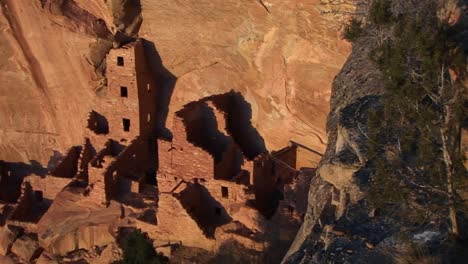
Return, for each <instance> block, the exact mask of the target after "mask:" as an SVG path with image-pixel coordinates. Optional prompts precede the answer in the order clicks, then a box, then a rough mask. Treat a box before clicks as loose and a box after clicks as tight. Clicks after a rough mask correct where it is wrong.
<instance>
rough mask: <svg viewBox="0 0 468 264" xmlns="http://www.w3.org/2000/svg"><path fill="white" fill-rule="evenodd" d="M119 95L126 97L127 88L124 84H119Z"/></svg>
mask: <svg viewBox="0 0 468 264" xmlns="http://www.w3.org/2000/svg"><path fill="white" fill-rule="evenodd" d="M120 97H128V89H127V87H125V86H120Z"/></svg>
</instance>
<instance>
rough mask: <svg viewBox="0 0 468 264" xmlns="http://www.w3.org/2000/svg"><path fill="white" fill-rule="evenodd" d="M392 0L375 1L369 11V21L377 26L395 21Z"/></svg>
mask: <svg viewBox="0 0 468 264" xmlns="http://www.w3.org/2000/svg"><path fill="white" fill-rule="evenodd" d="M391 7H392V2H391V0H375V1H374V2H372V5H371V7H370V10H369V20H370V21H371V22H372V23H374V24H375V25H385V24H388V23H390V22H392V21H393V15H392V12H391V10H390V9H391Z"/></svg>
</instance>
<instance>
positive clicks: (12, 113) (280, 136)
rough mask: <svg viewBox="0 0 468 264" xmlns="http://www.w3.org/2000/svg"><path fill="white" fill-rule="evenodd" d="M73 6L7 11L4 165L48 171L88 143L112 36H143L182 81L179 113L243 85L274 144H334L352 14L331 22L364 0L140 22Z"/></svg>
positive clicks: (234, 6) (37, 4) (184, 7)
mask: <svg viewBox="0 0 468 264" xmlns="http://www.w3.org/2000/svg"><path fill="white" fill-rule="evenodd" d="M65 2H66V3H65V4H64V5H60V1H58V2H57V1H39V0H35V1H32V2H31V1H26V0H18V1H12V0H8V1H4V2H3V4H2V14H1V16H0V27H1V28H2V30H3V32H5V34H2V41H1V42H0V43H1V45H2V54H1V55H0V61H1V64H0V67H1V69H2V71H1V72H2V73H1V78H2V80H3V85H2V88H1V89H2V90H1V93H2V95H3V97H2V99H1V100H2V104H1V107H0V113H2V115H1V116H2V119H0V136H1V137H2V138H3V141H2V144H1V146H0V148H1V151H0V153H1V154H0V159H5V160H9V161H25V162H27V161H29V160H38V161H40V162H41V163H43V164H46V163H47V161H48V160H49V158H50V156H51V155H52V151H53V150H57V151H59V152H61V153H64V152H65V150H66V149H67V148H68V147H69V146H71V145H78V144H81V141H82V136H83V133H84V129H85V127H86V126H85V125H84V124H85V122H86V117H87V113H88V112H89V111H90V110H91V109H90V108H91V105H92V102H93V98H94V96H95V94H94V89H95V88H96V87H99V81H100V75H99V73H96V72H95V69H94V66H95V65H93V64H95V63H97V62H96V61H95V59H96V57H101V58H102V54H101V53H102V52H105V50H106V49H107V48H109V46H108V45H109V44H108V43H109V42H106V41H111V42H112V40H113V37H109V39H108V40H106V38H108V35H109V34H113V35H116V36H117V33H118V31H119V30H121V31H122V32H123V33H122V34H128V35H132V34H134V33H135V32H137V31H138V29H139V35H140V36H141V37H144V38H146V39H148V40H149V41H152V42H154V43H155V46H156V49H157V51H158V53H159V55H160V57H161V59H162V61H163V64H164V66H165V67H166V68H167V70H168V71H169V72H170V73H172V75H173V76H175V78H177V82H176V83H175V85H174V82H173V81H171V80H167V82H166V85H167V86H168V87H169V89H170V90H172V91H171V92H172V98H171V103H170V109H169V115H172V113H173V112H174V111H176V110H178V109H180V107H181V106H182V105H184V104H186V103H188V102H190V101H195V100H198V99H200V98H202V97H205V96H208V95H212V94H219V93H224V92H227V91H229V90H231V89H234V90H236V91H240V92H241V93H242V94H243V95H244V96H245V97H246V99H247V100H248V101H249V103H250V104H251V105H252V112H253V124H254V126H255V127H256V128H257V129H258V130H259V131H260V133H261V134H262V135H264V138H265V142H266V144H267V147H268V148H269V149H278V148H280V147H281V146H284V145H285V144H287V141H289V140H290V139H294V140H296V141H298V142H301V143H303V144H305V145H308V146H310V147H312V148H314V149H317V150H323V149H324V147H325V143H326V133H325V121H326V115H327V113H328V109H329V108H328V105H329V97H330V84H331V82H332V80H333V77H334V75H335V74H336V72H338V70H339V69H340V68H341V66H342V64H343V62H344V60H345V58H346V57H347V55H348V53H349V49H350V46H349V44H347V43H346V42H345V41H343V40H341V39H340V37H339V33H338V31H339V29H340V25H341V21H342V19H343V16H338V17H336V16H330V14H329V13H330V8H341V9H342V10H344V11H346V10H351V9H352V8H353V5H349V4H342V5H338V6H337V5H333V6H330V4H329V3H327V2H326V1H318V0H315V1H306V0H289V1H283V0H282V1H279V0H272V1H268V2H264V4H261V2H260V1H246V0H242V1H238V0H230V1H221V0H216V1H195V0H190V1H185V2H184V3H179V2H177V1H166V0H165V1H160V2H158V3H157V4H155V3H154V2H153V1H149V0H142V1H141V17H142V18H143V20H142V21H143V22H142V23H141V17H140V16H139V15H138V12H139V10H138V8H135V7H133V8H128V7H122V6H121V3H120V2H121V1H117V0H115V1H107V2H106V1H103V0H98V1H81V0H80V1H65ZM72 2H74V3H72ZM130 2H132V3H133V2H135V3H138V1H130ZM124 9H125V10H124ZM122 12H123V14H125V15H124V16H122V14H121V13H122ZM322 14H326V15H323V16H322ZM20 18H21V19H20ZM82 20H83V21H82ZM84 20H86V21H84ZM89 20H92V21H89ZM95 21H97V22H95ZM140 25H141V28H140ZM119 34H120V33H119ZM56 37H58V38H57V39H55V38H56ZM97 37H99V38H100V42H99V43H100V44H99V43H98V44H96V43H97V42H96V38H97ZM105 43H107V44H105ZM101 45H102V46H101ZM93 47H94V48H93ZM96 47H98V48H96ZM105 47H107V48H105ZM100 48H102V49H103V50H102V51H99V50H100ZM90 54H91V55H90ZM99 54H100V55H99ZM98 62H99V60H98ZM163 77H164V76H163ZM165 77H168V76H165ZM169 79H170V78H169ZM20 101H24V102H28V103H27V104H18V103H17V102H20ZM168 120H172V119H171V118H168ZM170 125H171V124H168V128H169V129H170ZM278 131H281V133H278Z"/></svg>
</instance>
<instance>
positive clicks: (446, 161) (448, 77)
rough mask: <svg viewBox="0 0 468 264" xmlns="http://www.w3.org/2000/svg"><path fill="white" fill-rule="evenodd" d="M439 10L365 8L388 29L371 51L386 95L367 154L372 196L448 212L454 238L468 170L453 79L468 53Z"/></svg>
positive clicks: (373, 24) (430, 4)
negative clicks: (460, 182)
mask: <svg viewBox="0 0 468 264" xmlns="http://www.w3.org/2000/svg"><path fill="white" fill-rule="evenodd" d="M438 10H441V8H440V6H439V5H438V1H435V0H430V1H421V3H419V2H403V1H393V3H392V1H390V0H375V1H374V2H373V4H372V5H371V7H370V10H369V19H368V23H369V25H368V26H369V28H373V29H374V30H375V28H378V31H380V32H384V33H385V34H386V36H385V37H384V38H380V39H379V41H377V43H378V44H377V48H376V49H375V50H374V51H373V52H372V53H371V59H372V60H373V61H374V62H375V63H376V65H377V66H378V69H379V70H380V72H381V73H382V74H383V76H384V82H385V83H384V84H385V95H384V107H383V109H381V110H378V111H376V112H375V113H374V114H372V115H370V117H369V124H368V126H369V130H368V135H367V136H368V137H369V149H368V159H369V160H372V161H373V162H374V163H375V167H376V174H375V177H374V179H373V182H372V187H371V192H370V201H371V202H373V203H374V204H375V205H376V206H379V207H383V206H385V205H388V204H397V205H398V206H400V208H405V207H406V208H409V209H411V210H408V211H413V210H415V209H416V210H419V211H424V212H423V213H424V215H426V216H427V215H437V216H438V217H439V218H441V219H443V218H446V214H445V213H444V212H448V215H449V217H448V220H449V222H450V231H451V233H452V234H453V235H454V236H458V234H459V228H458V221H457V199H456V193H455V189H456V188H455V185H456V182H457V179H461V178H463V177H466V169H465V168H464V167H463V165H462V163H461V160H462V158H461V155H460V149H459V147H458V146H459V145H458V142H457V139H458V135H459V131H460V126H461V120H462V114H461V112H460V106H461V104H462V102H461V98H462V93H463V87H462V86H461V85H459V84H458V83H457V82H456V81H455V78H454V77H455V76H457V77H458V79H461V78H463V77H464V76H463V75H464V74H465V69H466V54H464V52H463V50H461V49H460V48H459V45H458V44H459V43H457V41H456V38H455V37H456V36H457V31H456V30H455V28H454V27H453V26H450V25H449V24H448V23H447V21H444V20H441V19H440V16H439V15H440V14H438V13H437V11H438ZM447 17H448V16H447ZM382 116H383V117H384V118H383V119H382ZM421 201H423V202H421ZM401 212H407V211H401Z"/></svg>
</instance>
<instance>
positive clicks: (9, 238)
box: [0, 226, 18, 256]
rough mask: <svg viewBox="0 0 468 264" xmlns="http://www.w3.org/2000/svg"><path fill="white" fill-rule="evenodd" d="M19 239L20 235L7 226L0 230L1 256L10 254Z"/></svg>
mask: <svg viewBox="0 0 468 264" xmlns="http://www.w3.org/2000/svg"><path fill="white" fill-rule="evenodd" d="M17 237H18V233H17V232H15V231H14V230H11V229H9V228H8V227H7V226H4V227H1V228H0V255H3V256H5V255H6V254H7V253H8V251H9V250H10V247H11V246H12V245H13V242H14V241H15V239H16V238H17Z"/></svg>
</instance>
